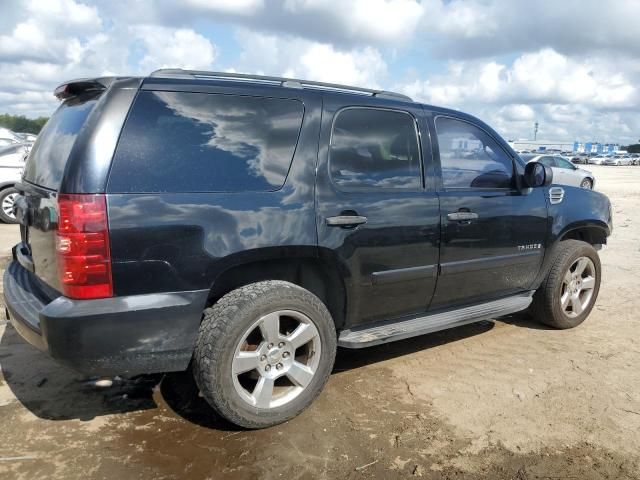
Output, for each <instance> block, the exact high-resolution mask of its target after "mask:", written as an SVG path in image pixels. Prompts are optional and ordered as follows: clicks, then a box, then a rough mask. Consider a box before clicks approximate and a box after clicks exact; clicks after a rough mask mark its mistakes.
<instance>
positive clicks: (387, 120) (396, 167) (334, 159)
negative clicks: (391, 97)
mask: <svg viewBox="0 0 640 480" xmlns="http://www.w3.org/2000/svg"><path fill="white" fill-rule="evenodd" d="M420 163H421V162H420V148H419V147H418V136H417V133H416V126H415V121H414V119H413V117H412V116H411V115H409V114H408V113H404V112H397V111H391V110H380V109H374V108H349V109H346V110H343V111H341V112H339V113H338V115H337V117H336V119H335V121H334V124H333V131H332V132H331V147H330V153H329V165H330V173H331V178H332V180H333V182H334V183H335V184H336V185H337V186H338V188H340V189H341V190H344V191H350V190H351V191H353V190H359V189H368V188H393V189H419V188H421V187H422V170H421V168H420Z"/></svg>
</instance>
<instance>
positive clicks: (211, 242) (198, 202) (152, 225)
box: [107, 86, 321, 295]
mask: <svg viewBox="0 0 640 480" xmlns="http://www.w3.org/2000/svg"><path fill="white" fill-rule="evenodd" d="M163 88H172V86H166V87H163ZM179 88H188V87H184V86H181V87H179ZM216 91H217V90H212V92H214V93H215V92H216ZM280 91H282V90H281V89H280ZM225 92H227V93H235V92H233V91H232V90H229V89H225ZM244 93H246V91H245V92H244ZM262 93H263V94H265V95H269V94H271V95H272V94H273V90H268V91H265V92H262ZM252 94H257V95H260V94H261V91H260V89H256V90H255V91H254V92H253V93H252ZM295 98H300V99H301V100H302V101H303V103H304V118H303V123H302V128H301V130H300V136H299V139H298V144H297V147H296V150H295V154H294V157H293V161H292V164H291V168H290V170H289V173H288V175H287V178H286V181H285V183H284V186H283V187H282V188H281V189H280V190H278V191H275V192H237V193H153V194H150V193H146V194H145V193H143V194H129V193H127V194H124V193H109V194H108V196H107V202H108V214H109V226H110V235H111V258H112V269H113V270H112V271H113V282H114V290H115V293H116V295H134V294H142V293H152V292H169V291H187V290H199V289H208V288H211V286H212V285H213V283H214V281H215V279H216V277H217V276H218V275H219V274H220V273H222V272H223V271H224V270H226V269H228V268H230V267H232V266H234V265H237V264H241V263H245V262H248V261H252V260H264V259H271V258H281V257H283V256H288V255H298V254H300V253H301V252H302V254H303V255H316V254H317V233H316V226H315V216H314V178H315V169H316V161H317V152H318V134H319V128H320V115H321V97H320V96H319V95H316V94H310V93H306V92H301V93H300V96H299V97H295ZM185 168H188V165H185ZM167 181H171V179H167Z"/></svg>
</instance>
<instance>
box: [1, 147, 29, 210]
mask: <svg viewBox="0 0 640 480" xmlns="http://www.w3.org/2000/svg"><path fill="white" fill-rule="evenodd" d="M29 149H30V147H29V146H27V145H25V144H22V143H17V144H12V145H7V146H4V147H0V220H2V221H3V222H5V223H16V217H15V215H14V213H13V203H14V202H15V198H16V196H17V195H18V191H17V190H16V189H15V188H14V185H15V184H16V183H18V182H19V181H20V177H22V172H23V170H24V165H25V161H26V158H27V155H28V154H29Z"/></svg>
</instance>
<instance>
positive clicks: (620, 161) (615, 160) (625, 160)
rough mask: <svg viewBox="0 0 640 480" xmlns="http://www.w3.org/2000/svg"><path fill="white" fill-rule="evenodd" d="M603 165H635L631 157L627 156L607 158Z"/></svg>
mask: <svg viewBox="0 0 640 480" xmlns="http://www.w3.org/2000/svg"><path fill="white" fill-rule="evenodd" d="M602 165H617V166H621V165H633V160H632V159H631V157H627V156H625V155H613V156H610V157H606V158H605V159H604V161H603V162H602Z"/></svg>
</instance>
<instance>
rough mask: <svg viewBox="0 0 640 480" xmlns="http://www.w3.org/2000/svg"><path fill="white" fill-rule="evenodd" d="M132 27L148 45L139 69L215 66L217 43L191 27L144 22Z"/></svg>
mask: <svg viewBox="0 0 640 480" xmlns="http://www.w3.org/2000/svg"><path fill="white" fill-rule="evenodd" d="M131 30H132V32H133V34H134V36H135V37H136V39H137V40H138V41H140V42H141V43H142V44H143V45H144V46H145V48H146V53H145V54H144V56H143V57H142V59H141V60H140V62H139V66H140V68H139V70H140V71H142V72H144V73H149V72H151V71H153V70H156V69H158V68H166V67H177V68H187V69H211V68H212V66H213V61H214V60H215V57H216V49H215V47H214V45H213V44H212V43H211V42H210V41H209V40H208V39H207V38H205V37H204V36H202V35H200V34H198V33H196V32H194V31H193V30H191V29H186V28H180V29H172V28H168V27H158V26H151V25H144V26H137V27H133V28H132V29H131Z"/></svg>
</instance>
